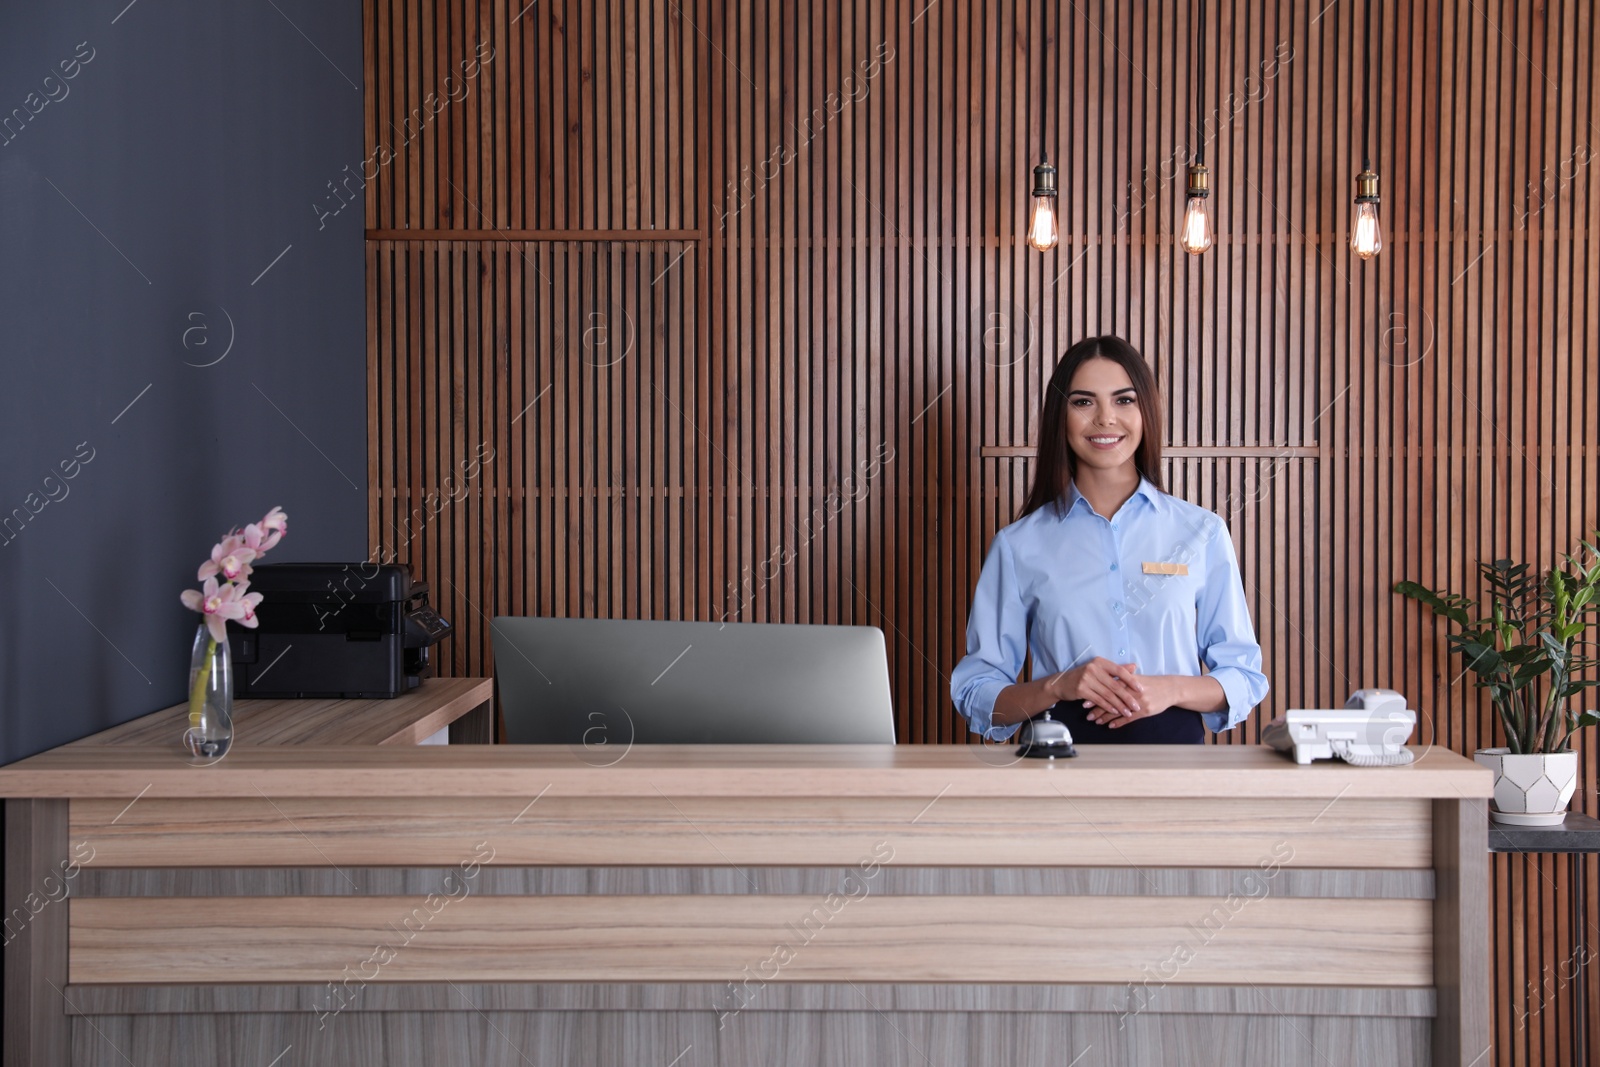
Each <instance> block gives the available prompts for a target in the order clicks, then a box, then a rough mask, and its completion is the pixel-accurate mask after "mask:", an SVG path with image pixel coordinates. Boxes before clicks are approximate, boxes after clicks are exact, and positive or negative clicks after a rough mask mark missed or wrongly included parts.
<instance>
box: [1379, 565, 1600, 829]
mask: <svg viewBox="0 0 1600 1067" xmlns="http://www.w3.org/2000/svg"><path fill="white" fill-rule="evenodd" d="M1596 539H1597V541H1600V534H1597V535H1596ZM1579 546H1580V549H1581V550H1582V551H1581V553H1579V554H1571V555H1566V556H1564V557H1563V559H1562V565H1561V566H1559V567H1551V568H1550V569H1549V570H1547V571H1546V572H1545V573H1544V574H1542V575H1541V574H1539V573H1538V572H1537V571H1533V570H1531V569H1530V568H1529V566H1528V565H1527V564H1526V563H1516V562H1513V561H1511V560H1509V559H1497V560H1495V561H1494V562H1492V563H1480V564H1479V565H1478V573H1479V574H1480V575H1482V577H1483V583H1484V586H1485V587H1486V588H1487V590H1488V605H1487V609H1486V610H1485V609H1484V608H1482V607H1480V606H1479V604H1478V602H1477V601H1475V600H1473V599H1471V598H1470V597H1467V596H1463V595H1462V594H1460V593H1438V592H1435V591H1433V590H1432V589H1428V588H1427V587H1425V586H1422V585H1419V584H1417V583H1416V582H1396V583H1395V586H1394V591H1395V592H1396V593H1399V594H1400V595H1401V596H1405V597H1409V598H1410V599H1412V600H1415V601H1417V602H1418V603H1419V604H1422V605H1424V606H1425V607H1427V608H1429V609H1431V610H1432V611H1433V612H1434V613H1436V614H1438V615H1442V616H1444V617H1445V618H1446V619H1448V620H1450V621H1451V622H1452V623H1454V624H1455V626H1456V632H1455V633H1452V634H1451V635H1450V638H1449V644H1450V649H1451V651H1453V652H1458V653H1460V654H1461V655H1462V656H1463V657H1464V658H1465V659H1466V666H1467V669H1468V670H1469V671H1471V672H1472V673H1473V675H1474V676H1475V678H1476V682H1477V686H1478V688H1480V689H1487V690H1488V691H1489V696H1490V699H1491V700H1492V701H1493V703H1494V709H1495V712H1496V713H1497V714H1498V715H1499V717H1500V725H1501V726H1502V727H1504V729H1505V735H1506V744H1505V746H1504V747H1501V748H1486V749H1480V750H1479V751H1478V752H1476V753H1474V754H1473V758H1474V759H1475V760H1477V761H1478V762H1479V763H1482V764H1484V765H1485V766H1487V767H1489V768H1490V769H1491V770H1493V771H1494V772H1495V785H1494V803H1493V804H1492V805H1490V818H1491V819H1492V820H1494V821H1495V822H1500V823H1510V824H1516V825H1521V826H1549V825H1556V824H1559V823H1560V822H1561V821H1562V820H1563V819H1565V818H1566V809H1567V804H1568V803H1569V802H1570V801H1571V800H1572V793H1573V790H1574V789H1575V788H1576V786H1577V777H1578V754H1577V753H1576V752H1574V751H1573V750H1572V738H1573V735H1574V734H1576V733H1577V732H1578V731H1579V730H1581V729H1583V728H1584V727H1586V726H1594V725H1596V724H1600V715H1597V714H1596V713H1595V712H1593V711H1578V710H1575V709H1574V708H1573V706H1572V704H1571V700H1572V698H1573V697H1574V696H1577V695H1578V694H1580V693H1582V692H1583V691H1584V690H1585V689H1588V688H1591V687H1593V686H1596V685H1600V681H1596V680H1593V679H1585V678H1579V677H1578V676H1579V675H1581V674H1583V673H1584V672H1585V671H1588V670H1590V669H1591V668H1593V667H1594V666H1595V662H1596V661H1595V660H1594V659H1593V658H1592V657H1590V656H1587V655H1585V654H1584V653H1583V651H1582V650H1583V649H1584V648H1587V647H1591V646H1593V644H1594V642H1593V641H1592V640H1587V639H1586V634H1587V632H1588V629H1589V627H1590V625H1591V622H1592V616H1593V614H1594V612H1595V611H1596V610H1597V609H1600V548H1597V547H1596V546H1595V545H1593V544H1590V543H1589V542H1587V541H1580V542H1579Z"/></svg>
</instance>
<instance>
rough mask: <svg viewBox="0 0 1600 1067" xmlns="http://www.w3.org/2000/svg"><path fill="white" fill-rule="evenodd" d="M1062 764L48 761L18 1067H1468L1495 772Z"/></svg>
mask: <svg viewBox="0 0 1600 1067" xmlns="http://www.w3.org/2000/svg"><path fill="white" fill-rule="evenodd" d="M1081 751H1082V755H1081V756H1080V757H1079V758H1078V759H1075V760H1070V761H1062V762H1061V763H1059V764H1056V765H1051V764H1049V763H1046V762H1038V761H1021V762H1017V761H1015V760H1014V759H1012V757H1011V756H1010V754H1009V751H1008V750H995V749H989V748H983V747H931V746H930V747H908V746H902V747H898V748H896V747H887V746H885V747H876V746H874V747H853V746H850V747H846V746H829V747H810V746H790V747H770V748H769V747H744V746H704V747H701V746H694V747H674V748H648V747H643V746H640V747H634V748H632V749H631V750H627V749H618V748H617V747H616V746H612V747H611V748H609V749H604V748H602V749H593V750H587V749H581V748H571V749H569V748H547V747H514V746H449V747H441V748H426V747H408V746H401V745H391V746H377V745H362V746H324V745H254V746H252V745H246V744H243V743H240V744H239V745H238V746H237V747H236V748H235V750H234V752H233V753H232V754H230V755H229V756H228V758H227V759H226V760H224V761H223V762H222V763H220V764H218V765H216V766H214V767H209V768H203V769H195V768H190V767H187V766H185V765H184V764H182V763H181V762H180V761H179V760H178V759H177V758H176V757H175V756H174V754H173V753H172V752H171V751H166V750H160V749H156V748H150V747H142V746H137V745H82V744H79V745H73V746H67V747H66V748H62V749H57V750H55V751H53V752H48V753H44V754H42V755H40V756H36V757H34V758H32V759H28V760H24V761H22V762H19V763H17V764H13V765H12V766H10V767H7V768H5V769H3V770H0V793H3V794H4V796H6V797H8V798H13V799H10V800H8V802H7V804H8V827H7V846H8V853H9V855H8V864H7V892H8V907H10V908H16V907H18V906H19V904H18V900H19V898H18V893H19V892H22V891H27V890H28V889H29V887H33V890H34V891H35V892H36V893H37V894H40V895H41V896H48V894H46V893H44V891H43V890H42V889H40V887H42V886H44V885H45V882H46V880H47V879H50V878H52V877H54V878H56V879H57V881H58V883H59V881H60V879H61V878H62V877H65V876H64V875H63V874H62V872H69V873H70V878H69V882H68V884H69V885H70V900H64V901H61V902H59V903H47V904H46V905H45V906H44V907H42V908H41V909H39V911H38V912H37V913H36V914H32V915H31V916H30V917H29V918H28V919H27V921H26V922H25V923H23V924H22V928H21V929H20V930H19V931H18V932H17V933H16V936H15V938H14V940H13V942H12V944H11V947H9V948H8V949H7V951H6V959H5V964H6V972H7V973H6V981H7V996H6V1038H5V1040H6V1060H5V1062H6V1064H7V1067H10V1065H12V1064H18V1065H20V1064H24V1063H28V1064H34V1065H38V1064H44V1063H66V1062H69V1060H68V1058H67V1054H66V1052H65V1049H66V1048H67V1047H68V1046H70V1049H71V1053H70V1062H72V1063H74V1064H82V1065H94V1067H99V1065H106V1067H112V1065H123V1064H126V1063H129V1062H132V1063H135V1064H141V1065H142V1064H147V1063H158V1062H159V1063H167V1064H206V1065H213V1064H222V1065H239V1067H265V1065H267V1064H278V1063H281V1064H283V1065H284V1067H287V1065H289V1064H296V1065H307V1064H330V1065H332V1064H339V1065H351V1064H357V1065H363V1064H373V1065H377V1064H383V1065H389V1067H412V1065H424V1064H427V1065H434V1064H456V1063H474V1064H484V1063H493V1064H507V1065H510V1064H518V1063H532V1064H541V1065H542V1064H549V1063H586V1064H604V1065H612V1064H615V1065H626V1067H637V1065H656V1067H669V1065H674V1064H676V1065H678V1067H690V1065H692V1064H719V1065H724V1064H725V1065H738V1067H746V1065H750V1064H769V1065H777V1064H857V1063H861V1064H865V1063H872V1064H904V1065H908V1067H909V1065H920V1064H927V1063H933V1064H941V1065H942V1064H963V1065H964V1064H972V1063H1016V1064H1043V1063H1051V1064H1068V1063H1075V1064H1080V1065H1083V1067H1088V1065H1089V1064H1117V1065H1135V1064H1139V1065H1143V1064H1152V1065H1161V1067H1180V1065H1186V1064H1195V1065H1199V1064H1214V1063H1219V1062H1226V1063H1230V1064H1262V1065H1267V1064H1270V1065H1272V1067H1280V1065H1283V1064H1295V1063H1305V1064H1325V1065H1342V1064H1357V1063H1360V1064H1371V1063H1383V1064H1427V1063H1431V1064H1450V1065H1453V1067H1468V1065H1471V1064H1479V1065H1481V1064H1482V1063H1483V1062H1485V1061H1484V1060H1483V1059H1482V1058H1481V1055H1482V1054H1483V1053H1484V1051H1485V1049H1486V1048H1487V1047H1488V1044H1489V1034H1488V1017H1489V987H1488V974H1487V969H1488V963H1487V958H1488V934H1487V932H1486V931H1487V921H1488V909H1487V903H1486V897H1487V854H1486V851H1485V839H1486V826H1485V804H1486V798H1487V797H1488V796H1489V794H1490V775H1489V772H1488V771H1487V770H1485V769H1483V768H1481V767H1477V766H1475V765H1474V764H1473V763H1471V762H1470V761H1468V760H1466V759H1463V758H1462V757H1460V756H1457V755H1454V754H1452V753H1449V752H1444V751H1440V750H1432V751H1422V750H1418V754H1419V759H1418V761H1417V763H1416V764H1415V765H1413V766H1411V767H1408V768H1399V769H1383V770H1360V769H1356V768H1352V767H1348V766H1345V765H1343V764H1334V763H1321V764H1316V765H1313V766H1309V767H1298V766H1296V765H1294V764H1293V763H1291V762H1289V761H1287V760H1285V759H1283V758H1282V757H1280V756H1278V755H1276V754H1274V753H1272V752H1270V751H1268V750H1265V749H1260V748H1251V747H1174V748H1160V747H1145V748H1139V747H1127V748H1098V749H1093V748H1088V747H1085V748H1083V749H1082V750H1081ZM26 913H27V909H26V908H24V914H26ZM7 934H8V937H11V936H12V931H11V928H10V927H9V926H8V930H7ZM19 968H20V972H21V973H20V975H14V973H13V972H14V970H16V969H19ZM13 992H15V993H16V995H17V1001H16V1003H13ZM280 1055H281V1056H282V1057H283V1058H282V1059H281V1060H275V1059H274V1057H278V1056H280Z"/></svg>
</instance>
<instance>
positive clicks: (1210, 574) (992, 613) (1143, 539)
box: [950, 479, 1268, 739]
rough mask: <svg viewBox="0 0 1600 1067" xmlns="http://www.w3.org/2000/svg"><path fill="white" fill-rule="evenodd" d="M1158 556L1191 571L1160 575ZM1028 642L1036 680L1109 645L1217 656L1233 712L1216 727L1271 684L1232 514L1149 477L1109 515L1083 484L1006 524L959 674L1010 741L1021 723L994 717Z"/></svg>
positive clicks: (1194, 667) (1135, 652)
mask: <svg viewBox="0 0 1600 1067" xmlns="http://www.w3.org/2000/svg"><path fill="white" fill-rule="evenodd" d="M1146 563H1175V564H1182V565H1184V567H1186V568H1187V571H1188V573H1186V574H1149V573H1146V572H1145V567H1144V564H1146ZM1026 652H1031V653H1032V654H1033V676H1034V677H1035V678H1043V677H1046V676H1048V675H1051V674H1054V673H1056V672H1057V671H1064V670H1070V669H1071V668H1073V667H1077V666H1079V665H1081V664H1084V663H1087V662H1088V661H1089V660H1091V659H1093V658H1094V657H1096V656H1104V657H1105V658H1106V659H1109V660H1112V661H1113V662H1116V663H1134V664H1137V665H1138V669H1139V673H1140V674H1186V675H1198V674H1200V673H1201V665H1202V664H1204V665H1205V668H1206V671H1207V672H1208V673H1209V674H1210V675H1211V677H1213V678H1215V679H1216V680H1217V681H1218V682H1220V683H1221V684H1222V690H1223V692H1224V693H1225V694H1227V698H1228V710H1227V711H1225V712H1222V711H1213V712H1206V713H1204V715H1203V716H1202V717H1203V718H1204V720H1205V724H1206V726H1208V727H1209V728H1210V729H1211V730H1212V731H1213V732H1216V731H1221V730H1228V729H1232V728H1233V727H1235V726H1237V725H1238V724H1239V723H1241V722H1243V721H1244V720H1245V718H1246V717H1248V716H1249V714H1250V711H1251V709H1252V708H1254V707H1255V706H1256V705H1257V704H1259V703H1261V701H1262V700H1263V699H1264V698H1265V697H1266V695H1267V689H1268V683H1267V676H1266V675H1264V674H1262V673H1261V646H1260V645H1259V644H1257V643H1256V634H1255V627H1254V626H1252V625H1251V623H1250V612H1249V609H1248V607H1247V606H1246V604H1245V599H1244V582H1243V580H1242V579H1241V578H1240V575H1239V562H1238V560H1237V559H1236V558H1235V556H1234V552H1233V540H1232V538H1231V537H1229V535H1228V527H1227V524H1226V523H1224V522H1223V521H1222V519H1221V518H1220V517H1218V516H1217V515H1214V514H1212V513H1211V512H1209V511H1207V510H1206V509H1204V508H1202V507H1197V506H1195V505H1194V504H1190V503H1188V502H1187V501H1183V500H1179V499H1178V498H1177V497H1174V496H1169V495H1167V494H1166V493H1163V492H1161V491H1160V490H1159V489H1157V488H1156V487H1155V486H1153V485H1151V484H1150V483H1149V482H1148V481H1145V480H1143V479H1141V480H1140V482H1139V488H1138V490H1137V491H1136V492H1135V493H1134V495H1133V496H1131V497H1129V498H1128V501H1127V503H1125V504H1123V505H1122V507H1121V508H1120V509H1119V510H1118V511H1117V513H1116V514H1115V515H1113V516H1112V517H1111V518H1109V519H1107V518H1105V517H1104V516H1102V515H1100V514H1099V513H1098V512H1096V511H1095V510H1094V508H1093V507H1092V506H1091V505H1090V504H1089V501H1088V500H1086V499H1085V498H1084V497H1083V495H1082V494H1081V493H1079V492H1078V487H1077V486H1075V485H1072V486H1069V487H1068V489H1067V491H1066V493H1065V494H1064V495H1063V496H1062V497H1061V499H1060V500H1058V501H1057V502H1056V503H1055V504H1052V505H1049V506H1046V507H1042V508H1040V509H1038V510H1037V511H1035V512H1033V513H1032V514H1029V515H1026V516H1024V517H1023V518H1021V519H1019V520H1017V521H1016V522H1014V523H1012V524H1011V525H1010V526H1007V527H1006V528H1005V529H1003V530H1001V531H1000V532H999V533H997V534H995V538H994V544H993V545H991V546H990V547H989V556H988V558H987V559H985V560H984V562H983V572H982V574H980V575H979V577H978V589H977V591H976V592H975V593H974V594H973V596H972V612H971V614H970V615H969V616H968V618H967V654H966V656H965V657H963V658H962V660H961V662H960V663H958V664H957V665H956V669H955V673H953V674H952V675H951V676H950V696H951V699H953V700H954V701H955V704H956V709H957V710H959V711H960V712H961V714H962V715H964V716H966V719H967V722H968V723H969V725H970V726H971V728H972V732H973V733H979V734H984V735H985V736H986V737H989V738H991V739H1003V738H1006V737H1009V736H1010V735H1011V734H1012V733H1013V732H1014V731H1015V730H1016V729H1017V726H1016V725H1012V726H995V725H994V724H993V716H994V701H995V697H997V696H999V695H1000V691H1001V690H1002V689H1004V688H1006V686H1008V685H1012V684H1013V683H1015V682H1016V680H1017V675H1018V672H1020V671H1021V670H1022V662H1023V655H1024V653H1026Z"/></svg>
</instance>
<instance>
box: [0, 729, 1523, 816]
mask: <svg viewBox="0 0 1600 1067" xmlns="http://www.w3.org/2000/svg"><path fill="white" fill-rule="evenodd" d="M1078 751H1079V753H1080V755H1079V756H1078V757H1077V758H1076V759H1071V760H1061V761H1057V762H1052V761H1048V760H1018V759H1016V758H1015V757H1013V756H1012V755H1011V750H1010V748H1009V747H1007V748H1000V749H996V748H990V747H986V746H981V745H899V746H895V745H672V746H667V745H660V746H652V745H636V746H633V747H632V748H631V749H624V750H622V751H620V752H617V753H612V752H609V751H607V750H605V749H600V748H591V749H585V748H583V747H580V746H565V745H450V746H421V747H415V746H401V745H385V746H374V745H370V744H369V745H363V746H360V747H357V746H349V745H346V746H330V745H270V744H250V743H248V742H247V741H243V740H241V741H239V742H236V743H235V745H234V749H233V751H232V752H230V753H229V754H228V757H227V759H225V760H223V761H222V762H220V763H217V764H215V765H213V766H209V767H191V766H189V765H187V764H186V763H185V762H184V761H183V760H182V758H181V757H180V756H179V755H178V754H177V753H175V752H174V751H173V750H172V748H171V747H163V748H154V747H144V746H139V745H134V744H128V745H120V744H100V745H86V744H82V743H78V744H72V745H65V746H63V747H61V748H58V749H54V750H52V751H50V752H44V753H41V754H39V755H37V756H33V757H31V758H29V759H25V760H21V761H19V762H17V763H14V764H11V765H10V766H8V767H5V768H3V769H0V796H5V797H41V798H43V797H132V796H134V795H136V794H137V795H141V796H144V795H148V796H153V797H255V796H261V795H267V796H273V797H286V796H288V797H293V796H301V797H397V796H405V797H495V796H517V797H524V796H526V797H532V796H535V795H536V794H537V795H542V791H544V790H548V791H550V792H551V794H552V795H554V796H566V797H580V796H605V797H657V796H693V797H713V796H722V797H737V796H748V797H772V796H810V797H819V796H820V797H852V796H855V797H866V796H874V797H889V796H920V797H933V796H958V797H960V796H965V797H1017V798H1025V797H1102V798H1103V797H1144V798H1150V797H1170V798H1195V799H1198V800H1204V799H1208V798H1239V797H1261V798H1271V797H1301V798H1305V797H1322V798H1327V799H1328V800H1329V801H1332V800H1334V799H1337V798H1341V797H1351V798H1357V797H1366V798H1380V799H1382V798H1395V799H1400V798H1443V799H1468V798H1477V797H1489V796H1492V795H1493V775H1492V774H1491V773H1490V771H1489V770H1488V769H1487V768H1485V767H1481V766H1479V765H1478V764H1476V763H1474V762H1472V761H1471V760H1468V759H1465V758H1463V757H1462V756H1459V755H1457V754H1455V753H1454V752H1449V751H1446V750H1445V749H1441V748H1428V747H1421V746H1418V747H1415V748H1413V751H1414V752H1416V754H1417V761H1416V762H1415V763H1413V764H1412V765H1410V766H1407V767H1381V768H1362V767H1352V766H1350V765H1348V764H1345V763H1342V762H1338V761H1331V760H1325V761H1319V762H1317V763H1313V764H1311V765H1309V766H1299V765H1297V764H1295V763H1294V762H1292V761H1291V760H1289V759H1286V758H1285V757H1283V756H1281V755H1279V754H1278V753H1277V752H1274V751H1273V750H1271V749H1269V748H1266V747H1263V746H1259V745H1204V746H1202V745H1171V746H1165V745H1107V746H1089V745H1084V746H1082V747H1080V748H1079V750H1078Z"/></svg>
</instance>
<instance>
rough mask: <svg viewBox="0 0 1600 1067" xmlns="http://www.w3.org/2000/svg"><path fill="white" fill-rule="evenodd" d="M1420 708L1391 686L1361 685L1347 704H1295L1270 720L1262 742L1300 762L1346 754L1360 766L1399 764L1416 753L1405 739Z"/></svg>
mask: <svg viewBox="0 0 1600 1067" xmlns="http://www.w3.org/2000/svg"><path fill="white" fill-rule="evenodd" d="M1416 726H1417V713H1416V712H1415V711H1413V710H1412V709H1410V708H1408V707H1406V698H1405V697H1403V696H1401V695H1400V694H1399V693H1397V692H1395V691H1394V690H1393V689H1358V690H1356V691H1355V692H1354V693H1352V694H1350V699H1349V700H1346V701H1345V703H1344V707H1343V708H1337V709H1335V708H1291V709H1290V710H1289V711H1287V712H1285V713H1284V716H1283V718H1281V719H1274V720H1273V721H1271V722H1269V723H1267V725H1266V728H1265V729H1263V730H1262V731H1261V743H1262V744H1264V745H1271V746H1272V747H1273V748H1275V749H1277V750H1278V751H1279V752H1285V753H1288V754H1290V755H1292V756H1293V757H1294V761H1295V762H1296V763H1310V762H1311V761H1312V760H1314V759H1342V760H1344V761H1345V762H1346V763H1349V764H1353V765H1354V766H1357V767H1398V766H1404V765H1405V764H1408V763H1410V762H1411V761H1412V760H1413V759H1415V758H1416V757H1415V756H1414V755H1413V754H1412V752H1411V750H1410V749H1408V748H1406V747H1405V745H1406V741H1408V740H1409V739H1410V738H1411V733H1412V731H1413V730H1415V729H1416Z"/></svg>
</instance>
